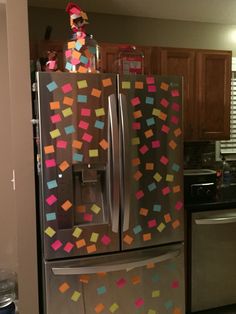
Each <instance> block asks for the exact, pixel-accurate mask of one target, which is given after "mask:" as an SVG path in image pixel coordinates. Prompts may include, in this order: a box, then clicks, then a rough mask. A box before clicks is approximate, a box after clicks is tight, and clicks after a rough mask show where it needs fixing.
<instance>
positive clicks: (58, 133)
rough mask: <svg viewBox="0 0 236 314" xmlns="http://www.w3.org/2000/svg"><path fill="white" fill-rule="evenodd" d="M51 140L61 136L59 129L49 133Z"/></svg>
mask: <svg viewBox="0 0 236 314" xmlns="http://www.w3.org/2000/svg"><path fill="white" fill-rule="evenodd" d="M50 135H51V138H57V137H59V136H60V135H61V132H60V130H59V129H56V130H53V131H51V132H50Z"/></svg>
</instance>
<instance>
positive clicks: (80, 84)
mask: <svg viewBox="0 0 236 314" xmlns="http://www.w3.org/2000/svg"><path fill="white" fill-rule="evenodd" d="M77 85H78V88H86V87H88V84H87V81H86V80H81V81H77Z"/></svg>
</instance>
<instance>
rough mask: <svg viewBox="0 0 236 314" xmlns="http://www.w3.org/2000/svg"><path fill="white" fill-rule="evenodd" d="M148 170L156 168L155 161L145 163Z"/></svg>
mask: <svg viewBox="0 0 236 314" xmlns="http://www.w3.org/2000/svg"><path fill="white" fill-rule="evenodd" d="M145 169H146V170H153V169H154V163H153V162H147V163H146V165H145Z"/></svg>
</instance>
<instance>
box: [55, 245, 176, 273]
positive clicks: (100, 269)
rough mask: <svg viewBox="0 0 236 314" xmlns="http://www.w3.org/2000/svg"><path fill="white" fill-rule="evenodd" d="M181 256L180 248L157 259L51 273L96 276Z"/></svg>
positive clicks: (59, 270) (56, 269)
mask: <svg viewBox="0 0 236 314" xmlns="http://www.w3.org/2000/svg"><path fill="white" fill-rule="evenodd" d="M180 254H181V248H180V249H175V250H174V251H169V252H168V253H165V254H162V255H160V256H157V257H152V258H146V259H143V260H136V261H132V262H130V263H123V264H122V263H121V264H115V265H114V264H113V265H104V266H100V265H94V266H87V267H53V268H52V272H53V274H54V275H62V276H64V275H84V274H97V273H109V272H114V271H120V270H126V271H130V270H131V269H134V268H138V267H143V266H146V265H148V264H156V263H160V262H165V261H167V260H172V259H174V258H176V257H177V256H179V255H180Z"/></svg>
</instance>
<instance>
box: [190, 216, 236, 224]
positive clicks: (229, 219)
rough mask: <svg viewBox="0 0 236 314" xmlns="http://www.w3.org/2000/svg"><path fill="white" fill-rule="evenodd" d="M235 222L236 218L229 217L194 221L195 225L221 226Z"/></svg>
mask: <svg viewBox="0 0 236 314" xmlns="http://www.w3.org/2000/svg"><path fill="white" fill-rule="evenodd" d="M235 222H236V216H231V217H215V218H210V217H209V218H197V219H195V223H196V225H221V224H230V223H235Z"/></svg>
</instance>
